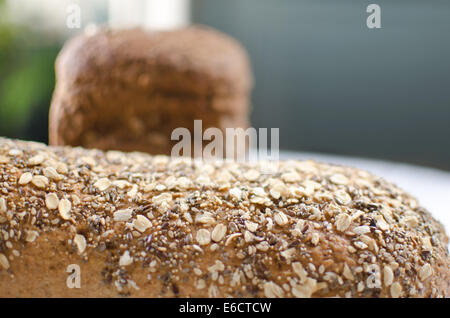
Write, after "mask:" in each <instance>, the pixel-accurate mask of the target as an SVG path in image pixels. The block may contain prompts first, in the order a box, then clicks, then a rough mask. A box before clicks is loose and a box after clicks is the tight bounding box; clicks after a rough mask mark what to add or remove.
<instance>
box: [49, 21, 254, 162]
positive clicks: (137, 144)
mask: <svg viewBox="0 0 450 318" xmlns="http://www.w3.org/2000/svg"><path fill="white" fill-rule="evenodd" d="M56 81H57V83H56V88H55V92H54V95H53V100H52V104H51V110H50V122H49V125H50V144H52V145H72V146H84V147H87V148H97V149H103V150H111V149H115V150H124V151H144V152H148V153H152V154H170V152H171V149H172V146H173V144H174V142H172V141H171V133H172V131H173V130H174V129H175V128H178V127H183V128H188V129H190V130H191V131H193V130H194V120H195V119H199V120H202V121H203V129H206V128H208V127H217V128H219V129H222V130H225V128H237V127H240V128H247V127H248V113H249V107H250V106H249V104H250V90H251V87H252V75H251V70H250V63H249V61H248V57H247V54H246V52H245V50H244V48H243V47H242V46H241V45H240V44H239V43H238V42H237V41H236V40H234V39H233V38H231V37H229V36H227V35H225V34H223V33H221V32H219V31H216V30H213V29H211V28H207V27H203V26H192V27H188V28H185V29H180V30H174V31H164V32H152V31H147V30H143V29H124V30H110V29H99V30H98V31H97V32H95V33H94V34H86V33H84V34H81V35H79V36H78V37H76V38H74V39H72V40H71V41H69V42H68V43H67V44H66V45H65V46H64V48H63V50H62V51H61V53H60V55H59V57H58V59H57V62H56Z"/></svg>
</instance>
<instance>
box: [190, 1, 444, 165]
mask: <svg viewBox="0 0 450 318" xmlns="http://www.w3.org/2000/svg"><path fill="white" fill-rule="evenodd" d="M371 3H376V4H379V5H380V6H381V25H382V28H381V29H368V28H367V26H366V18H367V16H368V15H369V14H368V13H366V8H367V6H368V5H369V4H371ZM193 20H194V21H195V22H198V23H203V24H207V25H211V26H213V27H216V28H218V29H220V30H222V31H225V32H227V33H229V34H231V35H232V36H234V37H236V38H238V39H239V40H240V41H241V42H242V43H244V45H245V47H246V48H247V49H248V51H249V54H250V57H251V59H252V63H253V68H254V74H255V80H256V85H255V90H254V95H253V104H254V109H253V114H252V124H253V125H254V126H256V127H280V145H281V147H282V148H284V149H292V150H308V151H319V152H330V153H339V154H350V155H358V156H364V157H376V158H384V159H390V160H398V161H404V162H411V163H418V164H425V165H431V166H436V167H441V168H444V169H450V141H449V137H450V1H449V0H433V1H418V0H408V1H400V0H396V1H387V0H382V1H351V0H340V1H335V0H334V1H332V0H326V1H324V0H321V1H314V0H306V1H305V0H302V1H299V0H278V1H272V0H227V1H221V0H194V1H193Z"/></svg>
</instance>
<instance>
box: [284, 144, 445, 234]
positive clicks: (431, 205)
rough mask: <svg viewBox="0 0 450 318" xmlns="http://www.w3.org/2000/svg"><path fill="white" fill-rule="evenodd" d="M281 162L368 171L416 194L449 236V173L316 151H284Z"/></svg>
mask: <svg viewBox="0 0 450 318" xmlns="http://www.w3.org/2000/svg"><path fill="white" fill-rule="evenodd" d="M280 159H299V160H306V159H313V160H316V161H321V162H327V163H335V164H340V165H347V166H352V167H356V168H361V169H364V170H367V171H369V172H371V173H373V174H375V175H378V176H380V177H383V178H384V179H386V180H387V181H390V182H392V183H395V184H396V185H398V186H399V187H400V188H402V189H404V190H405V191H407V192H409V193H411V194H412V195H414V196H415V197H416V198H417V199H418V200H419V202H420V204H421V205H422V206H423V207H425V208H426V209H427V210H428V211H430V212H431V214H433V216H434V217H435V218H436V219H438V220H439V221H441V222H442V223H443V224H444V226H445V230H446V232H447V234H450V173H449V172H446V171H441V170H438V169H432V168H427V167H420V166H414V165H410V164H404V163H396V162H389V161H382V160H372V159H362V158H356V157H346V156H338V155H328V154H319V153H313V152H290V151H281V152H280Z"/></svg>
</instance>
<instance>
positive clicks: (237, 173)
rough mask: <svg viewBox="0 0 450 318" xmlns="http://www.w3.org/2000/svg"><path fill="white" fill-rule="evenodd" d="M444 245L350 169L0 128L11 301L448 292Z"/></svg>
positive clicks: (3, 285)
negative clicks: (122, 146)
mask: <svg viewBox="0 0 450 318" xmlns="http://www.w3.org/2000/svg"><path fill="white" fill-rule="evenodd" d="M447 243H448V239H447V236H446V234H445V232H444V230H443V227H442V225H441V224H440V223H438V222H437V221H436V220H434V219H433V217H432V216H431V215H430V214H429V213H428V212H427V211H426V210H424V209H423V208H421V207H420V206H419V205H418V203H417V201H416V200H415V199H414V198H413V197H411V196H410V195H409V194H407V193H405V192H403V191H402V190H400V189H398V188H397V187H396V186H394V185H393V184H391V183H389V182H387V181H384V180H383V179H380V178H378V177H376V176H373V175H371V174H370V173H367V172H365V171H362V170H358V169H354V168H348V167H342V166H334V165H328V164H323V163H317V162H313V161H285V162H278V163H267V162H257V163H236V162H233V161H207V162H204V161H200V160H193V159H186V158H174V159H171V158H169V157H166V156H153V157H152V156H149V155H144V154H141V153H130V154H124V153H120V152H116V151H109V152H102V151H99V150H85V149H82V148H70V147H65V148H63V147H54V148H52V147H47V146H45V145H42V144H37V143H31V142H23V141H13V140H9V139H3V138H0V296H1V297H17V296H19V297H25V296H27V297H28V296H31V297H116V296H132V297H134V296H143V297H228V296H232V297H329V296H338V297H445V296H449V295H450V286H449V284H450V275H449V255H448V251H447ZM73 275H75V277H74V276H73ZM76 275H78V276H76Z"/></svg>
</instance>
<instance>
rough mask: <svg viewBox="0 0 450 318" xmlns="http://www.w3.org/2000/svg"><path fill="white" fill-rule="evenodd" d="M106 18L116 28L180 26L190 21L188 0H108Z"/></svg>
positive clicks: (168, 27)
mask: <svg viewBox="0 0 450 318" xmlns="http://www.w3.org/2000/svg"><path fill="white" fill-rule="evenodd" d="M108 18H109V25H110V26H111V27H116V28H122V27H135V26H141V27H145V28H148V29H152V30H169V29H176V28H181V27H184V26H186V25H188V24H189V22H190V0H126V1H125V0H109V6H108Z"/></svg>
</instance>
